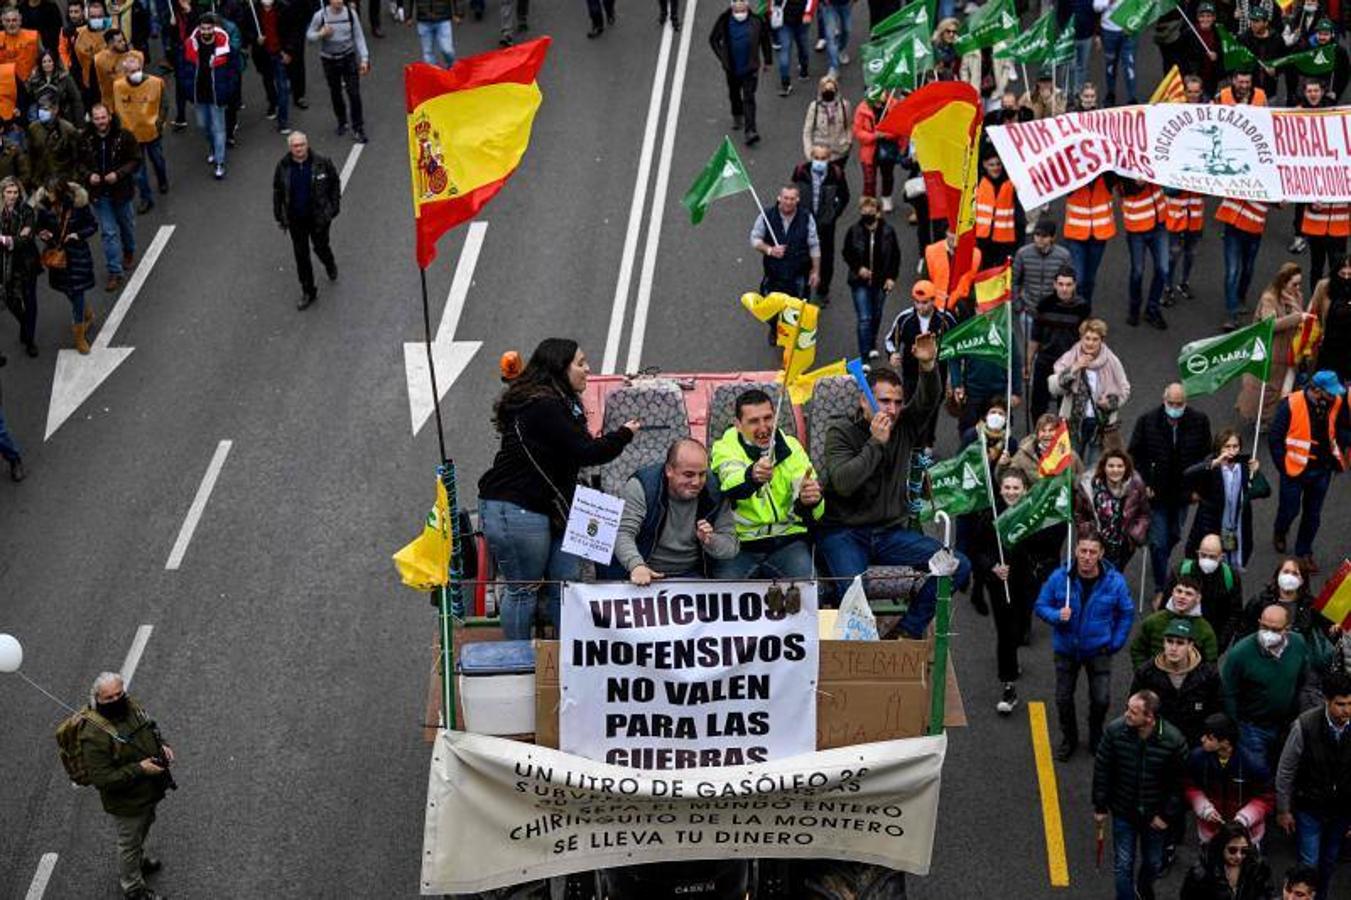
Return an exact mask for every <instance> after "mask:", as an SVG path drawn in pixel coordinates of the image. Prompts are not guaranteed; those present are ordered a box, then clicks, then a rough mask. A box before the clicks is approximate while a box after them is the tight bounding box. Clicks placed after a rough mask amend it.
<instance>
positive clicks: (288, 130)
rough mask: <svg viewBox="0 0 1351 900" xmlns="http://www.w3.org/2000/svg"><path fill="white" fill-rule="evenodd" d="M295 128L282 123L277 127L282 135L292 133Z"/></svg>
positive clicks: (278, 132)
mask: <svg viewBox="0 0 1351 900" xmlns="http://www.w3.org/2000/svg"><path fill="white" fill-rule="evenodd" d="M293 130H294V129H292V128H291V126H290V125H282V126H281V127H280V128H278V129H277V134H279V135H281V136H282V137H285V136H286V135H288V134H290V133H291V132H292V131H293Z"/></svg>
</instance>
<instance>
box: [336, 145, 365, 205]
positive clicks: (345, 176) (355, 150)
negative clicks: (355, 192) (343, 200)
mask: <svg viewBox="0 0 1351 900" xmlns="http://www.w3.org/2000/svg"><path fill="white" fill-rule="evenodd" d="M365 146H366V145H365V144H353V145H352V149H351V151H350V152H348V154H347V162H345V163H343V164H342V172H341V173H340V174H339V175H338V193H342V192H343V191H345V190H347V182H348V180H349V179H351V177H352V171H353V170H354V169H355V168H356V167H357V160H358V159H361V150H362V148H363V147H365Z"/></svg>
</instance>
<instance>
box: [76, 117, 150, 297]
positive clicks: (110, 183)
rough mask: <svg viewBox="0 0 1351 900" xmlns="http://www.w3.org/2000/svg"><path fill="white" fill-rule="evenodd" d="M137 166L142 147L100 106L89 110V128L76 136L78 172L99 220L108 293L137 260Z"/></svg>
mask: <svg viewBox="0 0 1351 900" xmlns="http://www.w3.org/2000/svg"><path fill="white" fill-rule="evenodd" d="M140 167H141V145H140V144H138V143H137V142H136V136H135V135H133V134H132V133H131V132H130V131H127V130H126V129H125V128H123V127H122V123H121V121H119V120H118V118H117V116H115V115H113V114H112V113H111V112H110V111H109V110H108V107H106V106H104V105H103V104H102V103H99V104H96V105H95V106H94V108H93V109H91V110H90V111H89V125H88V126H87V127H86V128H85V130H84V132H83V133H81V135H80V168H81V169H82V170H84V171H85V172H87V173H88V175H87V176H86V180H85V184H86V185H87V186H88V187H89V199H90V201H91V205H92V206H93V207H94V215H95V216H97V217H98V220H99V233H100V237H101V239H102V241H103V259H104V262H106V263H107V266H108V286H107V290H108V291H109V292H112V291H115V290H117V289H118V288H120V287H121V286H122V285H123V284H125V283H126V276H125V270H127V269H130V268H131V266H132V263H133V262H134V260H135V258H136V212H135V210H134V209H132V205H131V201H132V200H133V199H135V197H136V177H135V176H136V170H137V169H139V168H140Z"/></svg>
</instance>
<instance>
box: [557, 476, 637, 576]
mask: <svg viewBox="0 0 1351 900" xmlns="http://www.w3.org/2000/svg"><path fill="white" fill-rule="evenodd" d="M623 514H624V501H623V500H622V499H620V498H619V497H613V496H611V495H609V494H604V493H601V492H600V491H597V490H592V489H591V488H589V487H586V486H585V485H581V484H579V485H577V488H576V490H575V491H574V492H573V495H572V510H571V511H570V512H569V513H568V525H567V528H566V530H564V532H563V552H564V553H571V554H572V555H573V556H580V557H581V558H582V559H589V560H591V561H592V562H598V563H600V564H601V565H609V563H610V558H611V557H612V556H614V552H615V536H616V535H617V534H618V533H619V517H620V516H622V515H623Z"/></svg>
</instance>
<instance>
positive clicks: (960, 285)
mask: <svg viewBox="0 0 1351 900" xmlns="http://www.w3.org/2000/svg"><path fill="white" fill-rule="evenodd" d="M924 269H925V271H926V272H928V274H929V280H930V281H932V282H933V283H934V288H935V289H936V290H937V291H938V295H937V296H936V297H935V298H934V306H937V307H938V308H939V309H943V310H946V309H951V308H952V307H953V306H955V305H956V303H957V301H958V300H961V299H963V298H965V297H967V296H968V295H969V294H970V293H971V279H972V277H973V276H975V274H976V273H977V272H979V271H980V248H979V247H975V248H973V249H972V250H971V268H969V269H967V270H966V274H965V275H963V276H962V277H961V278H959V279H957V288H956V290H954V291H953V292H952V295H951V296H949V295H948V280H949V279H950V278H951V277H952V275H951V271H952V257H950V256H948V242H947V241H945V240H944V241H934V242H933V243H932V244H930V245H929V246H927V247H925V248H924Z"/></svg>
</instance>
